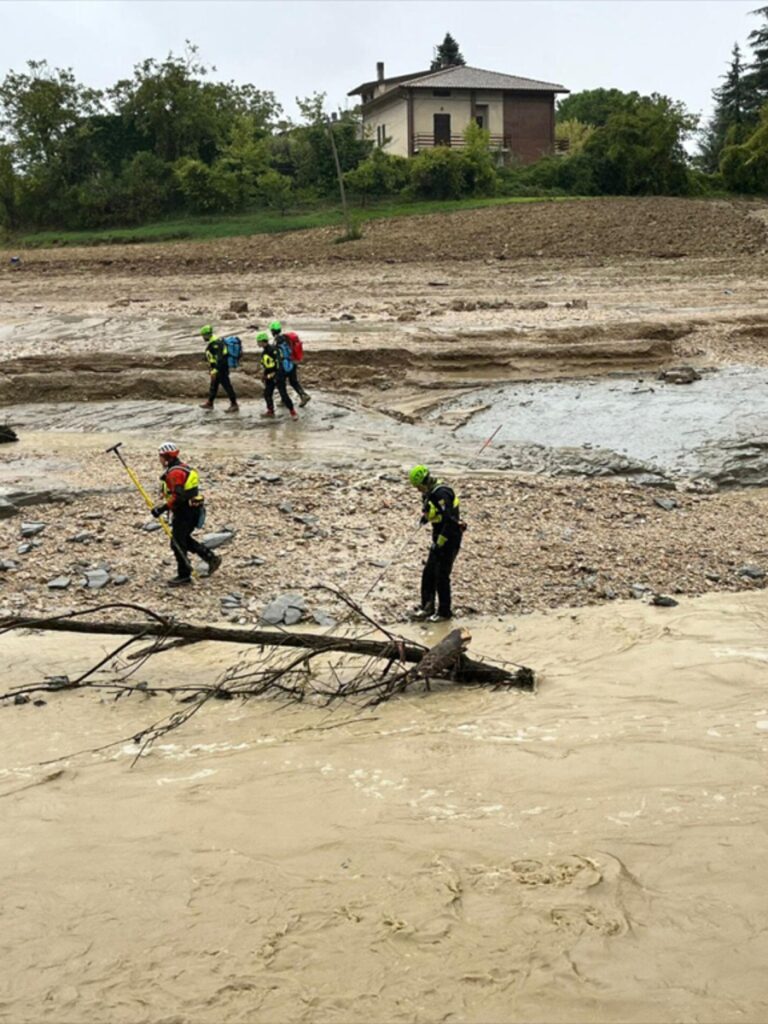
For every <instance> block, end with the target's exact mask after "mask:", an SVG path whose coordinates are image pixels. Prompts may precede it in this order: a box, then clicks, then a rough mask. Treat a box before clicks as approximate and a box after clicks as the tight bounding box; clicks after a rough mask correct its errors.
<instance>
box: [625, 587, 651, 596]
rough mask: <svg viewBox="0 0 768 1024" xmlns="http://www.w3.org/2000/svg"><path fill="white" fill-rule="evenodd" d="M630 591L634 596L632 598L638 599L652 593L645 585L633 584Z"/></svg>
mask: <svg viewBox="0 0 768 1024" xmlns="http://www.w3.org/2000/svg"><path fill="white" fill-rule="evenodd" d="M629 589H630V592H631V594H632V597H635V598H638V599H639V598H641V597H645V595H646V594H650V592H651V588H650V587H646V586H645V584H644V583H633V584H631V586H630V588H629Z"/></svg>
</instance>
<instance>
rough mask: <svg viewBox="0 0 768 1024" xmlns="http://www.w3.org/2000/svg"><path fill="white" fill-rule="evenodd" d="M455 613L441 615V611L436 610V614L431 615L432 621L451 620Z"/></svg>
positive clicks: (430, 619)
mask: <svg viewBox="0 0 768 1024" xmlns="http://www.w3.org/2000/svg"><path fill="white" fill-rule="evenodd" d="M452 618H453V615H441V614H440V612H435V614H434V615H430V616H429V621H430V622H450V620H451V619H452Z"/></svg>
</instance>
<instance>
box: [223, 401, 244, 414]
mask: <svg viewBox="0 0 768 1024" xmlns="http://www.w3.org/2000/svg"><path fill="white" fill-rule="evenodd" d="M224 412H240V406H239V405H238V404H237V402H234V403H233V402H230V403H229V407H228V408H226V409H225V410H224Z"/></svg>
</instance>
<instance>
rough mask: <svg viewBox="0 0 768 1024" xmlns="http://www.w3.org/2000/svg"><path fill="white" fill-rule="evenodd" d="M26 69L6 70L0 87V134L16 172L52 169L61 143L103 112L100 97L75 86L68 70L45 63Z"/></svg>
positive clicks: (71, 73)
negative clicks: (9, 146)
mask: <svg viewBox="0 0 768 1024" xmlns="http://www.w3.org/2000/svg"><path fill="white" fill-rule="evenodd" d="M27 68H28V70H27V71H22V72H17V71H9V72H8V74H7V75H6V76H5V78H4V79H3V81H2V82H1V83H0V132H2V134H3V137H4V140H5V141H6V142H9V143H11V144H12V145H13V150H14V161H15V163H17V165H18V166H19V167H20V168H22V169H29V168H31V167H35V166H41V165H42V166H45V167H48V168H51V167H53V165H54V164H55V163H56V162H57V160H58V158H59V156H60V151H59V147H60V146H61V143H62V140H63V139H64V138H65V137H66V135H67V134H68V133H69V132H71V131H72V130H73V129H74V128H75V127H76V126H77V125H78V124H79V123H80V122H81V121H82V120H83V119H84V118H85V117H87V116H88V115H91V114H94V113H96V112H97V111H98V110H99V109H100V108H101V102H102V95H101V93H100V92H98V91H97V90H95V89H89V88H87V87H86V86H84V85H81V84H80V83H79V82H77V81H76V79H75V76H74V74H73V72H72V70H71V68H51V67H49V66H48V63H47V61H44V60H42V61H34V60H30V61H27Z"/></svg>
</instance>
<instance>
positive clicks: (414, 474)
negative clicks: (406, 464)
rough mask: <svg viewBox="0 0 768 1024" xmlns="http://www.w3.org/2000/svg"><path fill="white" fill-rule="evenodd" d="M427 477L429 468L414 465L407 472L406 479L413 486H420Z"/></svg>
mask: <svg viewBox="0 0 768 1024" xmlns="http://www.w3.org/2000/svg"><path fill="white" fill-rule="evenodd" d="M428 478H429V470H428V469H427V467H426V466H414V467H413V469H412V470H411V471H410V473H409V474H408V479H409V480H410V481H411V483H412V484H413V486H414V487H421V485H422V484H423V483H424V482H425V480H427V479H428Z"/></svg>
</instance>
